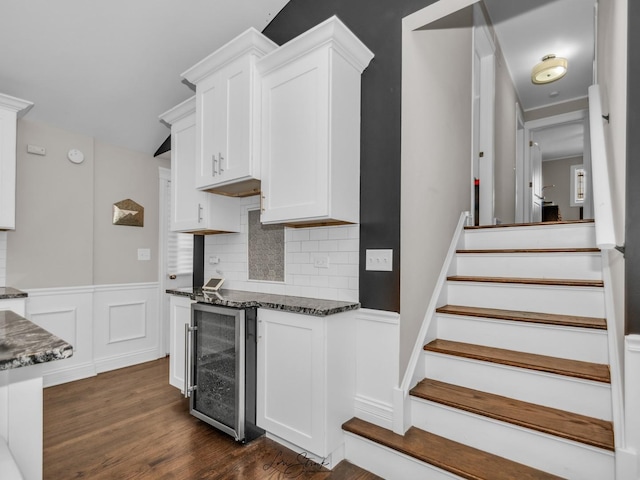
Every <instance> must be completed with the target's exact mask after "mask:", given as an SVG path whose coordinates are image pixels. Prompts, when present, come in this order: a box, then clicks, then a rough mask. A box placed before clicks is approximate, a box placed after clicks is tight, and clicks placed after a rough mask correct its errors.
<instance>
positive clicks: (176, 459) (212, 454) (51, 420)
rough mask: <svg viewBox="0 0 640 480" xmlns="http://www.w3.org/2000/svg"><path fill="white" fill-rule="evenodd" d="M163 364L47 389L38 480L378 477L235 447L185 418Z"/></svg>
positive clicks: (265, 444) (262, 444) (264, 449)
mask: <svg viewBox="0 0 640 480" xmlns="http://www.w3.org/2000/svg"><path fill="white" fill-rule="evenodd" d="M168 367H169V360H168V358H164V359H160V360H157V361H154V362H148V363H144V364H140V365H136V366H134V367H129V368H125V369H120V370H114V371H111V372H106V373H102V374H100V375H98V376H96V377H92V378H88V379H85V380H80V381H77V382H70V383H66V384H63V385H58V386H55V387H49V388H46V389H45V390H44V480H59V479H67V478H90V479H92V480H113V479H115V478H117V479H133V478H135V479H149V480H158V479H160V480H164V479H166V480H169V479H171V480H194V479H203V480H204V479H220V480H222V479H224V480H227V479H229V480H234V479H236V480H240V479H242V480H247V479H254V478H255V479H283V478H292V477H291V476H287V475H290V474H291V473H292V472H293V474H295V476H296V478H300V479H309V480H347V479H351V478H354V479H358V480H378V479H379V477H377V476H376V475H373V474H372V473H370V472H367V471H365V470H362V469H360V468H358V467H355V466H353V465H350V464H349V463H347V462H341V463H340V464H339V465H338V466H337V467H336V468H334V470H333V471H329V470H327V469H326V468H324V467H322V466H321V465H319V464H317V463H313V462H309V461H307V459H306V458H305V457H304V456H302V457H300V456H299V455H298V454H296V453H295V452H293V451H291V450H289V449H287V448H284V447H283V446H282V445H280V444H278V443H276V442H274V441H272V440H270V439H268V438H266V437H260V438H258V439H257V440H255V441H253V442H250V443H248V444H246V445H242V444H238V443H236V442H235V441H234V440H233V439H232V438H231V437H230V436H229V435H226V434H224V433H221V432H220V431H218V430H216V429H215V428H212V427H211V426H209V425H207V424H206V423H204V422H202V421H200V420H198V419H197V418H195V417H193V416H192V415H190V414H189V410H188V401H187V400H186V399H184V398H183V397H182V395H181V394H180V392H179V391H178V390H177V389H175V388H174V387H172V386H170V385H169V383H168V379H169V370H168ZM0 476H1V475H0Z"/></svg>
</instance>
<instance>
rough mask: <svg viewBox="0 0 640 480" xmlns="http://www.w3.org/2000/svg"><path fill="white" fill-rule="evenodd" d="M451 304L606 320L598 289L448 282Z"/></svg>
mask: <svg viewBox="0 0 640 480" xmlns="http://www.w3.org/2000/svg"><path fill="white" fill-rule="evenodd" d="M446 293H447V303H448V304H449V305H464V306H470V307H484V308H500V309H504V310H520V311H525V312H540V313H557V314H561V315H580V316H586V317H599V318H604V316H605V315H604V290H603V289H602V288H598V287H564V286H561V287H559V286H547V285H523V284H499V283H484V282H451V281H450V282H447V292H446Z"/></svg>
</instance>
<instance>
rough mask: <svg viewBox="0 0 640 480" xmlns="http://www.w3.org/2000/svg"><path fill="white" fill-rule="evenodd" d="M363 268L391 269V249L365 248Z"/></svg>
mask: <svg viewBox="0 0 640 480" xmlns="http://www.w3.org/2000/svg"><path fill="white" fill-rule="evenodd" d="M365 270H372V271H381V272H391V271H392V270H393V250H392V249H390V248H389V249H377V250H372V249H367V259H366V267H365Z"/></svg>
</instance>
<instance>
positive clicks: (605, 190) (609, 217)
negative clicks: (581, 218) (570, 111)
mask: <svg viewBox="0 0 640 480" xmlns="http://www.w3.org/2000/svg"><path fill="white" fill-rule="evenodd" d="M589 129H590V133H591V172H592V175H591V177H592V178H591V184H592V190H593V213H594V217H595V221H596V223H595V229H596V244H597V246H598V248H600V249H602V250H610V249H612V248H615V246H616V245H617V243H616V232H615V229H614V226H613V206H612V201H611V184H610V183H609V166H608V161H607V147H606V143H605V137H604V120H603V117H602V103H601V100H600V86H599V85H597V84H595V85H591V86H590V87H589Z"/></svg>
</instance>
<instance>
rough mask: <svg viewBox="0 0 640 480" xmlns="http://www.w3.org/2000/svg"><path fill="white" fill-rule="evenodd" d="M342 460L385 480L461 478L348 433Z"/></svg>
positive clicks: (445, 479)
mask: <svg viewBox="0 0 640 480" xmlns="http://www.w3.org/2000/svg"><path fill="white" fill-rule="evenodd" d="M345 459H346V460H347V461H349V462H351V463H353V464H354V465H358V466H359V467H361V468H364V469H366V470H368V471H370V472H371V473H374V474H376V475H378V476H380V477H382V478H385V479H387V480H407V479H409V478H416V479H417V478H425V479H427V478H428V479H429V480H451V479H460V478H461V477H458V476H457V475H454V474H452V473H449V472H446V471H444V470H441V469H439V468H436V467H434V466H433V465H430V464H427V463H424V462H421V461H419V460H416V459H415V458H412V457H410V456H408V455H405V454H402V453H400V452H398V451H396V450H392V449H390V448H387V447H385V446H383V445H380V444H378V443H375V442H372V441H370V440H367V439H365V438H362V437H359V436H357V435H353V434H351V433H345Z"/></svg>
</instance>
